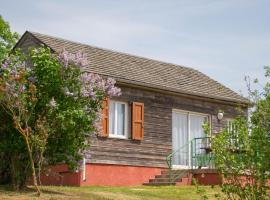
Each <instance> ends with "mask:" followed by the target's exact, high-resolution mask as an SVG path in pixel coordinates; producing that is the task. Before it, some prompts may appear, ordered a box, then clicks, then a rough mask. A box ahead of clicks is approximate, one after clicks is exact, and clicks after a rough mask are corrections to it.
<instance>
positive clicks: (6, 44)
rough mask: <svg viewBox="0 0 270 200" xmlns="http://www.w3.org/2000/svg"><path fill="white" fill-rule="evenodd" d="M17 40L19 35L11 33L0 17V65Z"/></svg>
mask: <svg viewBox="0 0 270 200" xmlns="http://www.w3.org/2000/svg"><path fill="white" fill-rule="evenodd" d="M18 38H19V34H18V33H16V32H12V31H11V30H10V27H9V24H8V23H7V22H6V21H4V19H3V18H2V16H1V15H0V63H2V62H3V60H4V59H5V58H6V57H7V56H8V54H9V53H10V51H11V49H12V48H13V46H14V45H15V44H16V42H17V40H18Z"/></svg>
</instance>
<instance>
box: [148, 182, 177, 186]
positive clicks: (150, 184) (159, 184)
mask: <svg viewBox="0 0 270 200" xmlns="http://www.w3.org/2000/svg"><path fill="white" fill-rule="evenodd" d="M143 185H147V186H166V185H176V183H175V182H162V183H155V182H153V183H144V184H143Z"/></svg>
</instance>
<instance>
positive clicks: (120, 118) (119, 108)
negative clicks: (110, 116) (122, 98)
mask: <svg viewBox="0 0 270 200" xmlns="http://www.w3.org/2000/svg"><path fill="white" fill-rule="evenodd" d="M116 115H117V116H116V118H117V131H116V134H117V135H122V136H124V135H125V134H124V128H125V125H124V124H125V105H124V104H120V103H117V104H116Z"/></svg>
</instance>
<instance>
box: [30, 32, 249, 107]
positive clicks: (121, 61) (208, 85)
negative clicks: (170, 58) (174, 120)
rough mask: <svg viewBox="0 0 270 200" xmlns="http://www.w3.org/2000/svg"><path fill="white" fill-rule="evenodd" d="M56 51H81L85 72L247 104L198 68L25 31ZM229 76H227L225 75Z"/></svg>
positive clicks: (242, 98) (245, 100)
mask: <svg viewBox="0 0 270 200" xmlns="http://www.w3.org/2000/svg"><path fill="white" fill-rule="evenodd" d="M27 33H30V34H31V35H32V36H34V37H35V38H36V39H37V40H38V41H39V42H42V43H43V44H45V45H47V46H48V47H50V48H51V49H53V50H54V51H56V52H59V51H61V50H62V49H63V48H65V49H66V50H67V51H70V52H73V53H75V52H77V51H82V52H84V53H85V54H86V57H87V59H88V60H89V66H87V67H86V70H87V71H90V72H93V73H98V74H100V75H106V76H110V77H114V78H115V79H116V80H118V81H121V82H127V83H131V82H132V83H133V84H138V85H144V86H147V87H151V88H158V89H163V90H168V91H173V92H178V93H183V94H190V95H195V96H201V97H207V98H213V99H218V100H225V101H230V102H237V103H244V104H247V103H248V100H247V99H246V98H244V97H242V96H240V95H239V94H237V93H236V92H234V91H232V90H231V89H229V88H227V87H225V86H224V85H222V84H220V83H218V82H217V81H215V80H213V79H211V78H210V77H208V76H206V75H205V74H203V73H201V72H199V71H198V70H195V69H192V68H189V67H183V66H180V65H175V64H171V63H166V62H161V61H156V60H152V59H148V58H142V57H139V56H134V55H129V54H126V53H120V52H116V51H112V50H107V49H103V48H98V47H94V46H90V45H86V44H81V43H77V42H72V41H68V40H65V39H61V38H56V37H52V36H48V35H43V34H40V33H34V32H27ZM228 76H229V75H228Z"/></svg>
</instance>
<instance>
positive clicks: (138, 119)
mask: <svg viewBox="0 0 270 200" xmlns="http://www.w3.org/2000/svg"><path fill="white" fill-rule="evenodd" d="M143 134H144V104H143V103H138V102H133V103H132V139H133V140H142V139H143Z"/></svg>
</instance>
